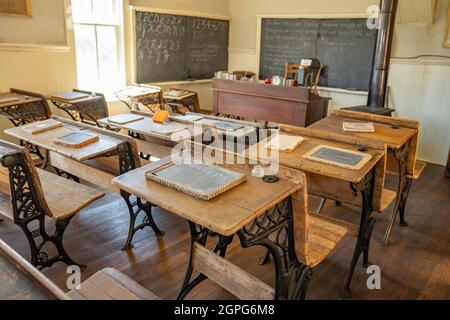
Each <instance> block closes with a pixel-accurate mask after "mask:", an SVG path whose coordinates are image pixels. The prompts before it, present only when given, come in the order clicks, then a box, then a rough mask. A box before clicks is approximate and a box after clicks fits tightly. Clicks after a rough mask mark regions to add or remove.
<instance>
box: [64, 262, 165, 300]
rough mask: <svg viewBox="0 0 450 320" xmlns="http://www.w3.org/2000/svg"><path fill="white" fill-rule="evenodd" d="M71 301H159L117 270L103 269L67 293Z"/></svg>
mask: <svg viewBox="0 0 450 320" xmlns="http://www.w3.org/2000/svg"><path fill="white" fill-rule="evenodd" d="M67 296H68V297H69V298H70V299H72V300H160V298H159V297H158V296H157V295H155V294H153V293H152V292H150V291H149V290H147V289H145V288H144V287H143V286H141V285H140V284H139V283H137V282H136V281H134V280H132V279H131V278H129V277H128V276H126V275H125V274H123V273H122V272H120V271H119V270H116V269H113V268H106V269H103V270H101V271H99V272H97V273H96V274H94V275H93V276H92V277H90V278H88V279H87V280H85V281H83V283H82V284H81V285H80V287H79V288H77V289H73V290H71V291H69V292H68V293H67Z"/></svg>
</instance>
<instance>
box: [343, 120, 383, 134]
mask: <svg viewBox="0 0 450 320" xmlns="http://www.w3.org/2000/svg"><path fill="white" fill-rule="evenodd" d="M342 129H343V130H344V131H345V132H375V127H374V125H373V123H372V122H344V123H343V124H342Z"/></svg>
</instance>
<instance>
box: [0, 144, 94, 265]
mask: <svg viewBox="0 0 450 320" xmlns="http://www.w3.org/2000/svg"><path fill="white" fill-rule="evenodd" d="M2 164H3V165H4V166H5V167H8V168H9V179H10V184H11V197H12V206H13V215H14V223H15V224H17V225H18V226H19V227H20V228H21V229H22V231H23V232H24V233H25V236H26V238H27V240H28V243H29V245H30V250H31V264H33V265H34V266H35V267H36V268H38V269H39V270H42V269H44V268H47V267H51V266H53V264H55V263H56V262H59V261H62V262H64V263H66V264H67V265H78V266H80V268H81V269H82V270H84V269H85V268H86V266H85V265H82V264H78V263H76V262H75V261H74V260H72V258H70V256H69V255H68V254H67V252H66V250H65V249H64V246H63V243H62V239H63V235H64V232H65V230H66V228H67V227H68V225H69V223H70V220H71V219H72V217H73V216H72V217H68V218H66V219H62V220H57V221H56V223H55V232H54V234H52V235H50V234H48V233H47V231H46V228H45V220H46V216H47V215H48V214H50V213H46V212H45V210H46V209H44V208H43V205H42V203H41V199H39V197H38V195H37V189H36V188H37V186H36V185H35V184H34V182H33V179H32V176H31V175H32V173H31V172H30V171H29V169H28V167H27V163H26V160H25V157H24V155H23V154H22V153H21V152H17V153H14V154H12V155H7V156H5V157H4V158H3V160H2ZM29 165H31V164H29ZM48 243H51V244H53V246H54V247H55V248H56V251H57V253H56V254H54V255H52V256H50V253H49V252H47V251H46V249H45V245H46V244H48Z"/></svg>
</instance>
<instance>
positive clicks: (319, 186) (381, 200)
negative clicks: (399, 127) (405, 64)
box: [246, 126, 395, 297]
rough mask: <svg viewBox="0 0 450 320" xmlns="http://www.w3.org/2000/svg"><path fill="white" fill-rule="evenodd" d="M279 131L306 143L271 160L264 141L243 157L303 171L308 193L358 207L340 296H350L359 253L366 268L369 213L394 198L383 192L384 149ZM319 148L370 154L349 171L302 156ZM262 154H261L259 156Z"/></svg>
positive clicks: (356, 140)
mask: <svg viewBox="0 0 450 320" xmlns="http://www.w3.org/2000/svg"><path fill="white" fill-rule="evenodd" d="M281 131H283V132H284V133H285V134H292V135H300V136H302V137H303V138H305V141H304V142H303V143H302V144H300V145H299V146H298V147H297V149H296V150H294V151H293V152H292V153H287V152H279V155H278V158H276V157H275V158H273V159H271V154H272V150H271V149H269V148H268V147H267V143H268V140H263V141H261V142H259V143H258V144H257V145H254V146H251V147H250V148H249V149H248V150H247V151H246V155H247V156H249V157H258V158H259V159H264V158H267V159H268V161H269V162H272V161H275V162H279V164H280V165H282V166H285V167H288V168H292V169H297V170H301V171H303V172H305V174H306V176H307V178H308V192H309V193H310V194H313V195H316V196H320V197H326V198H328V199H334V200H336V201H340V202H343V203H349V204H353V205H357V206H360V207H361V220H360V224H359V228H358V232H357V242H356V246H355V250H354V254H353V258H352V262H351V264H350V269H349V271H348V274H347V278H346V280H345V283H344V292H343V295H344V296H345V297H350V295H351V290H350V283H351V280H352V276H353V272H354V269H355V266H356V263H357V261H358V259H359V257H360V256H361V254H363V257H364V265H368V257H369V248H370V239H371V235H372V230H373V227H374V224H375V218H374V217H372V210H373V209H374V210H376V211H380V210H383V208H384V207H386V206H387V205H388V204H389V203H390V202H391V201H392V199H393V198H394V197H395V193H393V194H392V193H389V192H386V190H385V189H384V175H385V161H386V147H385V145H384V144H381V143H377V142H371V141H369V142H366V141H363V140H362V139H359V138H349V137H346V136H338V135H334V134H328V133H327V132H322V131H318V130H311V129H305V128H300V127H291V126H282V127H281ZM363 142H364V143H363ZM319 145H326V146H332V147H338V148H343V149H348V150H353V151H358V147H359V146H361V145H365V146H367V147H368V151H367V154H370V155H371V157H372V158H371V159H370V161H369V162H368V163H366V164H365V165H364V166H363V167H362V168H361V169H359V170H350V169H344V168H340V167H337V166H334V165H329V164H323V163H320V162H315V161H311V160H308V159H305V158H304V157H303V156H304V155H305V154H306V153H308V152H309V151H311V150H312V149H313V148H315V147H317V146H319ZM261 151H263V154H262V155H261ZM352 229H355V228H352Z"/></svg>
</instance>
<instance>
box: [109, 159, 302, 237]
mask: <svg viewBox="0 0 450 320" xmlns="http://www.w3.org/2000/svg"><path fill="white" fill-rule="evenodd" d="M170 161H171V159H170V158H166V159H163V160H161V161H158V162H155V163H153V164H150V165H147V166H144V167H141V168H139V169H136V170H133V171H130V172H128V173H127V174H124V175H122V176H119V177H117V178H115V179H114V180H113V182H112V183H113V184H114V185H116V186H117V187H119V188H121V189H122V190H125V191H126V192H129V193H130V194H133V195H136V196H138V197H140V198H142V199H145V200H148V201H150V202H151V203H153V204H154V205H157V206H159V207H161V208H163V209H165V210H167V211H169V212H173V213H175V214H177V215H179V216H180V217H182V218H184V219H187V220H189V221H192V222H194V223H196V224H199V225H202V226H203V227H206V228H208V229H210V230H212V231H213V232H216V233H218V234H221V235H223V236H231V235H233V234H235V233H236V232H237V231H238V230H240V229H241V228H243V227H244V226H246V225H247V224H249V223H251V222H252V221H253V220H254V219H256V218H257V217H259V216H260V215H262V214H264V212H265V211H266V210H268V209H270V208H272V207H274V206H275V205H276V204H278V203H279V202H281V201H283V200H284V199H286V198H287V197H289V196H290V195H293V194H295V193H297V192H298V191H299V190H300V189H301V188H302V187H303V184H301V183H300V184H294V183H292V182H290V181H288V180H286V179H283V178H281V179H280V181H279V182H278V183H275V184H267V183H265V182H263V181H262V179H257V178H254V177H252V176H251V169H250V168H249V167H248V166H246V165H228V166H225V167H226V168H227V169H229V170H233V171H236V172H243V173H246V174H247V181H246V182H244V183H243V184H241V185H239V186H237V187H235V188H233V189H231V190H229V191H227V192H225V193H223V194H221V195H219V196H218V197H216V198H214V199H212V200H209V201H203V200H199V199H196V198H193V197H191V196H188V195H186V194H184V193H181V192H178V191H176V190H173V189H170V188H168V187H164V186H163V185H160V184H158V183H156V182H152V181H149V180H147V179H146V178H145V173H146V172H147V171H149V170H152V169H155V168H159V167H161V166H164V165H165V164H167V163H169V162H170Z"/></svg>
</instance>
